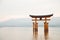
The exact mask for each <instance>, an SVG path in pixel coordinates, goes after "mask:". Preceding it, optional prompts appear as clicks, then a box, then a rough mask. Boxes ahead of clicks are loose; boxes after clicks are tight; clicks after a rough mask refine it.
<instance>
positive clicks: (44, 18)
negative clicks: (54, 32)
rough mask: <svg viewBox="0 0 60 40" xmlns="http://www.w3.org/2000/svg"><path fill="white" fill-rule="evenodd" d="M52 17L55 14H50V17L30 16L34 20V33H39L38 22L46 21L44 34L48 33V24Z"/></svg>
mask: <svg viewBox="0 0 60 40" xmlns="http://www.w3.org/2000/svg"><path fill="white" fill-rule="evenodd" d="M51 16H53V14H49V15H30V17H32V18H34V19H32V21H34V22H33V31H38V22H37V21H40V20H42V21H44V32H48V22H47V21H49V20H50V19H48V18H50V17H51ZM38 18H39V19H38Z"/></svg>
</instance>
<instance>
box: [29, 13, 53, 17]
mask: <svg viewBox="0 0 60 40" xmlns="http://www.w3.org/2000/svg"><path fill="white" fill-rule="evenodd" d="M30 16H31V17H32V18H44V17H51V16H53V14H48V15H30Z"/></svg>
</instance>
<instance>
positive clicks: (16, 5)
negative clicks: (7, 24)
mask: <svg viewBox="0 0 60 40" xmlns="http://www.w3.org/2000/svg"><path fill="white" fill-rule="evenodd" d="M45 13H54V17H60V0H0V21H1V20H8V19H11V18H27V17H29V14H45Z"/></svg>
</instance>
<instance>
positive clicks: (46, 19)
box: [32, 19, 50, 21]
mask: <svg viewBox="0 0 60 40" xmlns="http://www.w3.org/2000/svg"><path fill="white" fill-rule="evenodd" d="M46 20H47V21H50V19H46ZM32 21H35V19H32ZM37 21H45V19H42V20H40V19H37Z"/></svg>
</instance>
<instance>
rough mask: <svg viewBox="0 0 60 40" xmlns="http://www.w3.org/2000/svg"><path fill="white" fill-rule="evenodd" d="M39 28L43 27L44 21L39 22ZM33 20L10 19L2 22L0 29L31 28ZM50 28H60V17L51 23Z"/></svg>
mask: <svg viewBox="0 0 60 40" xmlns="http://www.w3.org/2000/svg"><path fill="white" fill-rule="evenodd" d="M38 23H39V24H38V25H39V26H43V25H44V23H43V21H42V22H41V21H40V22H38ZM31 26H32V20H31V19H29V18H20V19H10V20H8V21H5V22H0V27H31ZM49 26H51V27H60V17H54V18H52V19H51V20H50V21H49Z"/></svg>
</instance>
